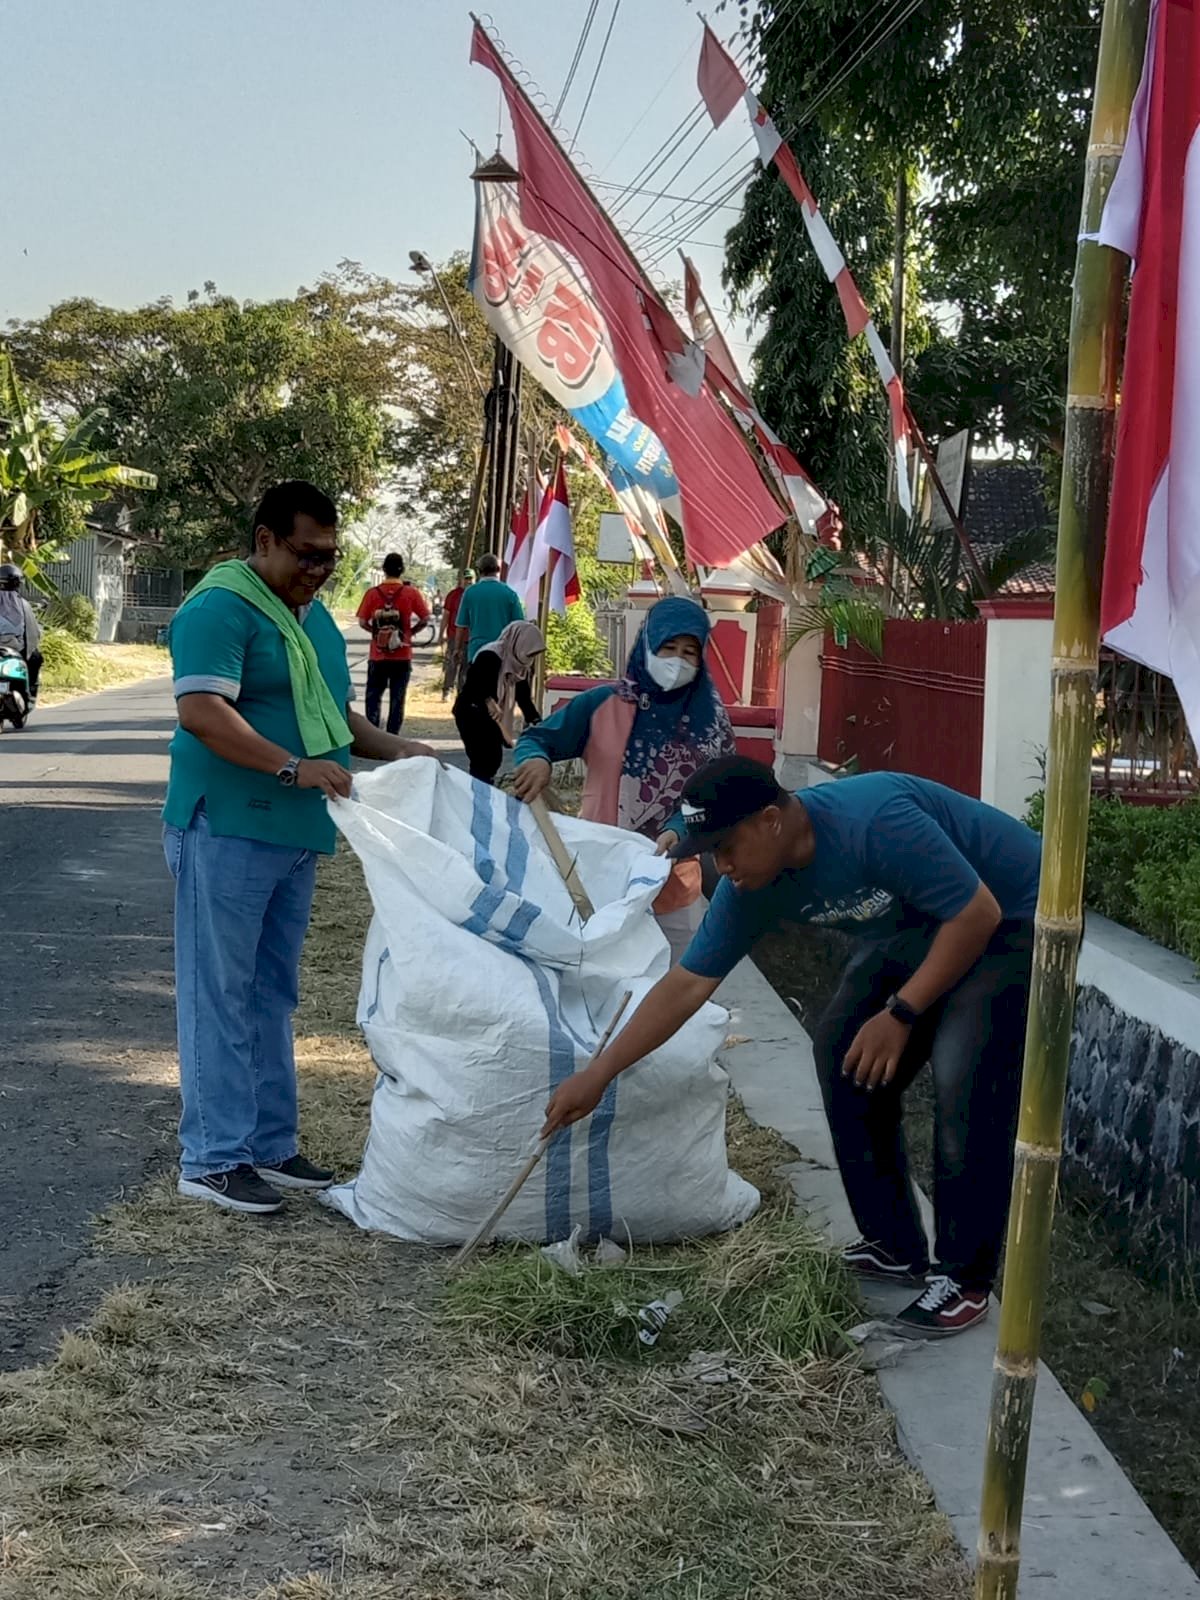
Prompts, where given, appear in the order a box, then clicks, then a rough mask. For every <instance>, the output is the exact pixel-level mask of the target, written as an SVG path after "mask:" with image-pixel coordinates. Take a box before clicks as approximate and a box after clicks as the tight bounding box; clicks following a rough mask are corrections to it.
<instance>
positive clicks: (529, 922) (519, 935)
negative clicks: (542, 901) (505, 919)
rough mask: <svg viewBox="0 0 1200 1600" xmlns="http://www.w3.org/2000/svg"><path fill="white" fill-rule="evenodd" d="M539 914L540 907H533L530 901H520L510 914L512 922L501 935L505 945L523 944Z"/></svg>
mask: <svg viewBox="0 0 1200 1600" xmlns="http://www.w3.org/2000/svg"><path fill="white" fill-rule="evenodd" d="M541 914H542V908H541V906H535V905H534V903H533V901H532V900H522V902H521V904H520V905H519V906H518V907H517V909H516V910H515V911H514V912H513V914H512V921H511V922H510V923H509V925H508V927H507V928H505V929H504V932H503V933H502V935H501V937H502V938H503V940H504V942H505V944H511V945H518V944H524V942H525V938H526V936H527V934H528V933H529V930H530V928H532V927H533V925H534V923H535V922H536V921H537V919H538V918H539V917H540V916H541Z"/></svg>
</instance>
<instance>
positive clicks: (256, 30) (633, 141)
mask: <svg viewBox="0 0 1200 1600" xmlns="http://www.w3.org/2000/svg"><path fill="white" fill-rule="evenodd" d="M588 4H589V0H491V11H490V15H491V17H492V18H493V19H494V22H495V25H496V28H497V30H498V31H499V33H500V35H501V37H502V38H503V40H504V41H505V43H506V45H507V46H508V48H509V51H510V52H511V53H512V54H514V55H516V56H517V57H518V58H519V60H520V61H521V63H522V64H523V65H524V67H525V68H526V70H527V71H528V72H529V73H530V74H531V75H532V76H533V78H534V80H535V81H536V83H537V84H538V85H539V86H540V88H541V89H542V91H543V93H544V94H546V95H547V96H548V97H549V98H550V100H551V102H552V103H553V102H554V101H556V100H557V99H558V95H559V92H560V90H561V89H562V86H563V82H564V79H565V77H566V74H567V71H568V68H569V66H570V62H571V58H572V56H573V54H574V52H575V47H576V44H577V41H578V38H579V34H580V28H581V26H582V23H583V20H584V17H585V15H586V13H587V11H588ZM612 8H613V0H599V3H598V6H597V12H596V20H595V23H594V26H593V29H592V33H591V37H590V39H589V42H588V45H587V49H586V52H585V54H584V57H583V60H582V63H581V66H580V69H579V72H578V75H577V77H576V81H575V84H574V87H573V88H572V90H571V94H570V96H569V98H568V100H567V103H566V109H565V113H564V118H563V120H564V122H565V123H566V124H567V126H568V127H570V128H572V129H574V128H575V127H576V126H577V124H578V119H579V116H580V113H581V111H582V109H583V103H584V99H585V97H586V95H587V92H588V86H589V84H590V82H591V79H592V73H593V71H594V68H595V65H596V61H597V58H598V56H599V52H600V45H601V41H602V39H603V36H604V32H605V30H606V29H607V27H608V23H609V19H610V17H611V15H612ZM732 11H733V8H730V9H729V11H728V12H726V14H725V15H726V17H728V16H729V15H730V13H731V12H732ZM724 26H725V30H726V32H727V31H728V30H729V29H731V28H732V27H733V26H734V24H733V22H732V21H727V22H725V25H724ZM470 27H471V25H470V22H469V19H468V13H467V8H466V5H465V4H462V3H460V0H0V60H3V62H4V64H5V102H6V103H5V117H4V125H5V131H6V139H5V143H6V147H7V148H6V154H7V157H8V159H7V160H6V161H5V163H4V167H5V184H4V187H5V196H4V204H3V212H4V228H3V237H2V241H0V262H2V266H0V322H3V321H7V319H9V318H11V317H28V316H36V315H39V314H40V313H42V312H44V311H45V310H47V309H48V308H49V306H51V305H52V304H54V303H55V302H56V301H58V300H61V299H63V298H65V297H67V296H71V295H88V296H91V297H92V298H95V299H97V300H101V301H104V302H107V303H110V304H114V305H122V306H127V305H137V304H140V303H143V302H145V301H148V300H152V299H156V298H158V297H159V296H161V295H169V296H171V297H172V298H174V299H175V300H177V301H182V299H183V298H184V296H185V295H186V293H187V291H188V290H189V289H191V288H200V287H202V286H203V284H204V282H205V281H206V280H208V279H211V280H213V281H214V282H216V284H217V285H218V287H219V288H220V289H221V290H222V291H223V292H226V293H230V294H234V295H236V296H238V297H239V298H243V299H264V298H268V297H270V296H273V295H281V294H291V293H294V292H295V290H296V289H297V288H298V287H299V286H300V285H301V284H304V283H311V282H312V281H313V280H314V279H315V278H316V277H318V276H319V274H320V273H321V272H322V271H324V270H326V269H328V268H331V267H333V266H334V265H335V264H336V263H337V262H338V261H339V260H340V259H342V258H350V259H353V260H357V261H361V262H362V263H363V265H364V266H366V267H367V268H368V269H370V270H372V271H376V272H380V273H385V274H388V275H390V276H394V277H402V276H403V275H404V274H405V272H406V271H407V269H408V252H409V251H410V250H412V249H414V248H416V249H421V250H424V251H425V252H426V253H427V254H429V255H430V256H432V257H433V258H434V259H440V258H442V257H444V256H446V255H448V254H449V253H450V252H451V251H453V250H455V249H467V248H469V246H470V236H471V227H472V193H471V185H470V183H469V181H468V174H469V171H470V168H471V155H470V151H469V149H468V147H467V145H466V143H465V142H464V140H463V138H462V137H461V135H460V133H459V129H460V128H461V129H463V130H465V132H466V133H468V134H469V135H470V136H471V137H472V138H474V139H475V140H476V141H478V142H479V143H480V144H481V145H483V146H484V147H485V148H486V149H488V150H490V149H491V148H493V147H494V144H495V136H496V123H497V113H498V107H497V94H496V89H495V84H494V80H493V79H492V78H491V76H490V75H489V74H487V73H485V72H484V71H483V69H482V68H479V67H472V66H470V65H469V63H468V60H467V54H468V49H469V42H470ZM699 44H700V22H699V18H698V15H697V11H696V8H695V6H694V5H692V4H689V3H688V0H622V3H621V4H620V8H619V11H618V15H617V20H616V25H615V28H614V30H613V34H612V39H611V42H610V44H609V47H608V51H607V54H606V56H605V58H604V62H603V66H602V68H601V71H600V75H599V78H598V80H597V84H596V89H595V93H594V97H593V99H592V102H591V105H590V107H589V109H588V111H587V115H586V120H585V121H584V123H583V127H582V130H581V138H580V145H579V149H580V153H581V154H582V155H583V157H585V159H586V161H587V163H588V164H589V165H590V167H591V168H592V170H593V172H595V173H596V174H598V175H599V177H600V178H601V179H603V180H604V181H605V182H616V183H625V182H628V181H629V180H630V179H632V178H633V177H634V175H635V174H636V173H637V171H638V169H639V167H641V166H642V165H643V163H644V162H645V161H646V160H647V159H648V158H649V157H650V156H651V155H652V153H653V152H654V151H655V150H656V148H657V147H658V145H659V144H660V142H661V141H662V140H663V138H664V137H665V136H666V135H667V134H668V133H669V132H671V130H673V129H674V128H675V126H676V124H677V123H678V122H679V121H680V119H681V118H682V117H684V116H686V115H687V114H688V113H689V112H691V111H692V110H693V108H694V107H695V106H696V105H697V104H698V100H697V94H696V87H695V70H696V59H697V56H698V53H699ZM639 119H642V120H641V121H640V122H639ZM707 126H708V125H707V121H705V122H704V123H703V124H702V125H700V126H699V128H698V129H697V132H696V133H695V134H694V135H692V136H691V137H690V139H689V141H688V142H687V143H686V144H685V145H683V146H682V147H681V148H680V149H679V151H678V152H677V153H676V154H675V155H673V156H672V158H671V159H670V161H669V162H668V163H667V164H666V165H665V166H664V167H663V168H662V170H661V171H659V172H658V173H657V174H656V176H655V177H654V179H652V180H651V186H652V187H654V188H658V189H662V188H665V187H669V188H670V190H671V192H673V193H679V194H684V195H686V194H688V193H689V192H691V191H692V190H694V189H696V188H697V186H699V185H701V183H702V180H706V179H708V178H709V175H710V174H711V173H712V172H713V170H714V169H715V168H717V167H718V166H719V165H720V164H721V163H722V162H723V161H724V160H725V159H726V157H729V156H731V155H733V154H734V153H736V152H739V151H741V152H744V160H745V163H747V164H748V163H749V160H750V157H751V154H752V149H753V142H752V139H751V136H750V132H749V129H748V126H747V123H746V119H745V118H744V117H743V116H740V115H735V116H734V117H732V118H730V121H729V122H728V123H727V124H726V125H725V127H724V128H723V129H722V130H721V131H720V133H718V134H715V135H713V136H712V137H710V138H709V139H708V141H707V143H706V144H705V145H704V147H703V149H701V150H700V151H699V152H698V153H697V154H696V155H695V157H694V158H693V159H691V160H690V161H688V164H687V166H686V170H685V171H684V172H682V173H679V174H678V175H676V169H677V168H678V167H679V166H680V165H681V163H683V162H684V161H685V159H686V158H687V157H688V155H689V153H690V151H691V150H692V148H693V146H694V145H695V144H696V143H697V142H698V141H699V139H700V138H701V136H702V135H703V133H704V131H705V129H706V128H707ZM505 141H506V146H507V147H508V148H509V152H510V154H511V141H510V140H509V138H508V133H507V126H506V128H505ZM742 164H743V163H742V161H741V160H740V159H739V160H738V161H736V162H735V163H734V164H733V165H732V166H730V167H729V168H727V169H726V172H727V174H728V175H729V176H733V175H736V173H737V172H738V170H739V169H740V168H741V166H742ZM668 180H669V181H668ZM597 192H598V193H599V194H600V196H601V198H602V199H604V200H605V201H606V202H611V201H614V200H615V199H616V198H617V191H616V190H615V189H613V188H600V189H598V191H597ZM648 203H649V201H648V198H646V197H641V198H636V197H635V198H634V199H633V200H631V201H630V202H629V204H628V205H627V207H626V208H625V210H624V211H623V213H622V220H623V221H626V222H629V223H632V222H633V221H634V219H636V218H637V216H638V213H639V211H640V210H641V209H642V207H643V206H645V205H646V204H648ZM671 209H672V206H671V203H670V202H666V201H663V202H659V203H658V205H657V209H656V210H655V211H654V212H652V213H651V216H650V217H649V218H647V219H646V221H645V223H644V224H643V227H645V228H647V229H650V228H653V226H654V223H655V221H656V219H661V220H665V219H666V217H667V215H668V213H669V212H670V211H671ZM735 215H736V212H734V211H732V210H726V211H723V212H719V213H717V214H716V215H715V216H714V217H711V218H710V219H709V220H708V221H707V222H705V223H704V224H703V225H702V226H701V228H700V229H699V237H701V238H702V239H704V240H706V241H714V242H715V247H704V246H699V247H697V246H695V245H694V244H691V243H690V244H689V246H688V248H689V250H690V251H691V252H692V254H693V255H694V256H695V258H696V261H697V264H698V266H699V268H700V271H701V274H702V276H703V278H704V280H705V287H706V289H707V290H708V291H709V294H710V298H711V299H712V300H713V303H714V308H715V309H717V310H718V314H719V315H722V314H721V306H722V305H723V297H722V295H721V291H720V283H719V277H720V266H721V256H722V251H721V248H720V244H719V241H720V240H721V238H722V236H723V233H724V231H725V228H726V227H727V226H728V225H729V223H730V222H731V221H732V220H733V218H734V216H735ZM661 220H660V226H661ZM675 259H676V260H677V258H675ZM722 320H724V317H723V315H722ZM736 333H737V337H738V339H739V340H740V339H742V338H744V337H745V330H744V329H738V330H736ZM738 353H739V354H741V355H743V356H744V355H745V354H746V352H745V350H744V349H741V350H739V352H738Z"/></svg>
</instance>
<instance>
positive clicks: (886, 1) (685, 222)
mask: <svg viewBox="0 0 1200 1600" xmlns="http://www.w3.org/2000/svg"><path fill="white" fill-rule="evenodd" d="M904 3H905V0H875V4H874V5H873V6H871V8H870V9H869V10H868V11H867V12H866V13H865V14H864V16H862V17H860V18H859V20H858V21H857V22H856V23H855V25H854V27H853V28H851V29H850V31H849V33H848V34H846V35H845V37H844V38H842V39H840V40H839V41H838V43H837V44H836V45H835V47H834V48H833V49H832V50H831V51H829V52H827V54H826V55H825V56H824V58H823V59H822V60H821V62H820V63H819V64H818V66H817V68H816V74H820V73H821V72H823V71H824V69H825V67H826V66H827V65H828V64H829V62H830V61H832V60H833V58H834V56H835V55H837V54H838V53H839V52H840V51H841V50H843V49H844V48H845V47H846V45H847V43H849V42H850V41H851V40H853V38H854V36H855V35H856V34H857V33H859V32H860V31H861V29H862V28H863V27H864V26H865V25H866V24H867V23H869V22H870V19H871V18H872V17H873V16H874V15H875V14H876V13H877V12H878V11H879V10H880V9H881V7H883V6H885V5H886V6H889V7H891V15H892V16H894V15H895V12H896V10H897V8H898V7H899V6H901V5H903V4H904ZM918 3H920V0H918ZM889 20H890V19H889V18H888V17H885V18H884V25H886V23H887V22H888V21H889ZM901 20H903V19H901ZM877 34H878V29H877V30H876V35H872V36H871V38H869V39H868V40H867V41H866V44H865V46H864V47H862V48H861V49H860V50H859V51H858V52H857V53H856V52H855V51H852V52H851V54H850V57H849V58H848V64H849V70H852V69H853V68H854V67H855V66H857V65H858V64H859V62H860V61H861V60H865V59H866V54H869V53H870V51H871V49H873V48H874V47H875V44H877V43H882V39H879V38H878V37H877ZM864 52H865V53H864ZM846 75H847V73H846V72H843V74H842V78H840V79H839V80H838V82H839V83H840V82H841V81H843V80H844V78H845V76H846ZM820 98H824V95H823V93H822V94H821V96H820ZM814 100H817V97H814ZM818 103H819V101H818ZM815 108H816V107H815V103H814V102H813V101H810V103H809V105H808V106H807V107H806V108H805V111H804V112H803V113H802V114H801V116H800V118H799V119H798V120H797V122H796V124H795V126H794V127H793V128H792V129H791V131H790V132H789V133H788V134H787V135H786V137H787V138H791V136H792V134H793V133H795V131H796V128H798V127H801V126H802V125H803V124H804V123H805V122H807V121H808V118H809V116H810V115H811V113H812V111H813V110H815ZM740 154H741V152H740V151H738V152H735V153H734V154H733V155H732V156H729V157H727V158H726V159H725V160H724V161H723V162H722V163H721V164H720V166H718V167H715V168H714V169H713V171H712V172H711V173H710V174H709V175H708V177H707V178H704V179H702V180H701V183H700V184H698V185H697V188H696V191H694V194H695V195H698V194H699V190H700V189H701V188H704V187H705V186H706V185H709V184H711V183H712V181H713V180H714V179H715V178H718V177H719V176H720V174H721V173H722V172H725V171H727V170H728V168H729V167H731V166H732V165H733V163H734V162H735V161H737V160H738V159H739V157H740ZM741 181H742V180H741V179H740V178H737V179H735V180H734V182H733V184H732V188H731V190H730V192H734V191H736V189H737V188H738V187H740V184H741ZM711 193H712V191H711V190H709V196H711ZM709 196H706V197H705V198H704V199H701V200H699V201H698V202H696V203H695V209H696V210H697V212H699V213H703V214H699V215H696V216H688V217H685V218H682V219H680V220H679V221H678V226H679V227H681V228H684V229H687V230H689V231H690V230H691V229H692V228H693V227H695V226H697V225H700V224H702V223H703V222H704V221H705V220H707V217H708V216H709V215H711V212H704V210H703V208H704V205H705V204H706V202H707V199H708V198H709ZM727 199H728V194H727V193H722V196H721V203H722V204H724V203H725V201H726V200H727ZM670 215H671V216H675V217H678V208H677V209H676V211H675V212H672V213H671V214H670ZM666 220H667V221H669V220H670V216H669V217H668V218H667V219H666Z"/></svg>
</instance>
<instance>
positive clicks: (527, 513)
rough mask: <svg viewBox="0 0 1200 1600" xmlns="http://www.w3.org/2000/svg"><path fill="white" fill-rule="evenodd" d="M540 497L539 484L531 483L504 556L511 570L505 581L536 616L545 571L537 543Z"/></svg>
mask: <svg viewBox="0 0 1200 1600" xmlns="http://www.w3.org/2000/svg"><path fill="white" fill-rule="evenodd" d="M540 497H541V487H540V485H539V484H538V483H537V482H536V481H535V480H531V481H530V483H529V486H528V487H527V489H526V490H525V493H524V494H523V495H522V496H521V503H520V505H519V506H518V507H517V508H516V510H515V511H514V512H513V519H512V531H511V532H510V534H509V536H508V549H507V550H506V552H505V557H504V560H505V565H506V567H507V569H508V570H507V573H506V575H505V580H504V581H505V582H506V583H507V584H508V586H509V588H510V589H515V590H516V592H517V594H518V595H520V597H521V603H522V604H523V605H524V607H525V609H526V611H529V610H531V609H532V610H533V612H534V613H536V612H537V605H538V587H539V585H540V584H541V581H542V574H543V573H544V572H545V570H546V561H545V552H544V551H542V550H539V548H538V542H537V524H538V520H539V516H538V506H539V503H540Z"/></svg>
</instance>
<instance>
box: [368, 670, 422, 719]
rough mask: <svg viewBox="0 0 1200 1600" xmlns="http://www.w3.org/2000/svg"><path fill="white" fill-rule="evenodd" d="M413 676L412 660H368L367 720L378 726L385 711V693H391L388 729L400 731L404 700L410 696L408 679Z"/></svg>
mask: <svg viewBox="0 0 1200 1600" xmlns="http://www.w3.org/2000/svg"><path fill="white" fill-rule="evenodd" d="M411 677H412V662H411V661H368V662H367V721H368V722H373V723H374V724H375V726H376V727H377V728H378V727H379V726H380V720H379V719H380V717H381V715H382V713H383V693H384V690H385V689H387V690H389V691H390V693H391V698H390V700H389V701H388V719H387V731H388V732H389V733H399V732H400V729H401V728H402V727H403V726H404V702H405V699H406V698H407V696H408V680H409V679H410V678H411Z"/></svg>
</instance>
